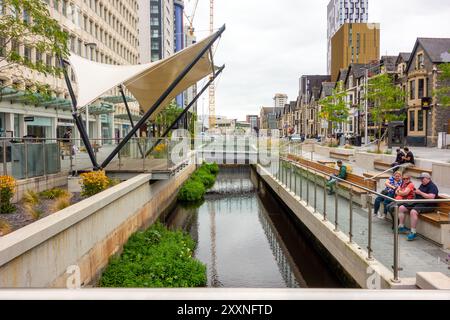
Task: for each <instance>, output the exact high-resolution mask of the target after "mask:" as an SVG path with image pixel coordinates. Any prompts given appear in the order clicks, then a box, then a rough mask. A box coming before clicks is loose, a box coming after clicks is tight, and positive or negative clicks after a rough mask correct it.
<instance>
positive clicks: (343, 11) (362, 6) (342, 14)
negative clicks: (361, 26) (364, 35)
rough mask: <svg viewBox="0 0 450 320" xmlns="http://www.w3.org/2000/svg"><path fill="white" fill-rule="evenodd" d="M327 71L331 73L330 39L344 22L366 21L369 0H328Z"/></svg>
mask: <svg viewBox="0 0 450 320" xmlns="http://www.w3.org/2000/svg"><path fill="white" fill-rule="evenodd" d="M327 20H328V28H327V73H328V74H330V73H331V48H332V43H331V39H332V38H333V36H334V34H335V33H336V32H337V31H338V30H339V29H340V28H341V26H342V25H343V24H344V23H367V21H368V20H369V0H330V2H329V3H328V7H327Z"/></svg>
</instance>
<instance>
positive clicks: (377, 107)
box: [367, 73, 405, 152]
mask: <svg viewBox="0 0 450 320" xmlns="http://www.w3.org/2000/svg"><path fill="white" fill-rule="evenodd" d="M367 91H368V92H367V100H368V101H369V102H370V103H371V104H372V106H371V107H370V108H369V112H370V115H371V117H372V120H373V122H374V123H375V126H376V127H377V130H378V137H379V139H378V143H377V150H378V152H380V148H381V132H382V129H383V126H384V125H385V124H386V123H389V122H391V121H399V120H404V119H405V115H403V114H401V113H400V110H401V109H402V108H403V107H404V93H403V91H402V89H401V88H400V87H398V86H396V85H395V84H394V82H393V79H392V78H391V76H390V75H388V74H387V73H384V74H381V75H378V76H375V77H372V78H370V79H369V87H368V90H367Z"/></svg>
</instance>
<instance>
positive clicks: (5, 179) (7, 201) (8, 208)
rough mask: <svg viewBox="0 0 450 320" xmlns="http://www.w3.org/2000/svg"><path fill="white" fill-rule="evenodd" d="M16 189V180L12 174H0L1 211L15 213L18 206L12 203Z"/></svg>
mask: <svg viewBox="0 0 450 320" xmlns="http://www.w3.org/2000/svg"><path fill="white" fill-rule="evenodd" d="M15 189H16V180H15V179H14V178H13V177H11V176H0V213H13V212H14V211H16V206H15V205H13V204H12V203H11V200H12V198H13V197H14V193H15Z"/></svg>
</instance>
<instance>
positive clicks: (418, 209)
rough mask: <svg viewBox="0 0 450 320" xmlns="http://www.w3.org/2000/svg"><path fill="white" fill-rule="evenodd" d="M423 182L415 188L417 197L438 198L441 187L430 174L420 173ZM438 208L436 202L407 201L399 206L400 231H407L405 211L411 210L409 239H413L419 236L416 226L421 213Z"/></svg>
mask: <svg viewBox="0 0 450 320" xmlns="http://www.w3.org/2000/svg"><path fill="white" fill-rule="evenodd" d="M420 180H422V184H421V185H420V187H419V189H417V190H415V195H416V197H415V199H428V200H430V199H436V198H437V197H438V195H439V189H438V187H437V186H436V185H435V184H434V182H433V181H431V176H430V174H428V173H426V172H424V173H422V174H421V175H420ZM435 208H436V204H435V203H411V204H410V203H407V204H404V205H402V206H400V208H399V227H398V231H399V233H407V231H408V229H407V228H405V213H408V212H409V215H410V217H411V232H410V233H409V234H408V241H413V240H415V239H416V238H417V233H416V227H417V222H418V220H419V214H421V213H429V212H433V211H434V210H435Z"/></svg>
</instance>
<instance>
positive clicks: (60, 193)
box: [39, 188, 69, 200]
mask: <svg viewBox="0 0 450 320" xmlns="http://www.w3.org/2000/svg"><path fill="white" fill-rule="evenodd" d="M68 195H69V192H68V191H67V190H64V189H59V188H53V189H49V190H45V191H42V192H41V193H39V196H40V197H41V198H45V199H49V200H53V199H57V198H59V197H67V196H68Z"/></svg>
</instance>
